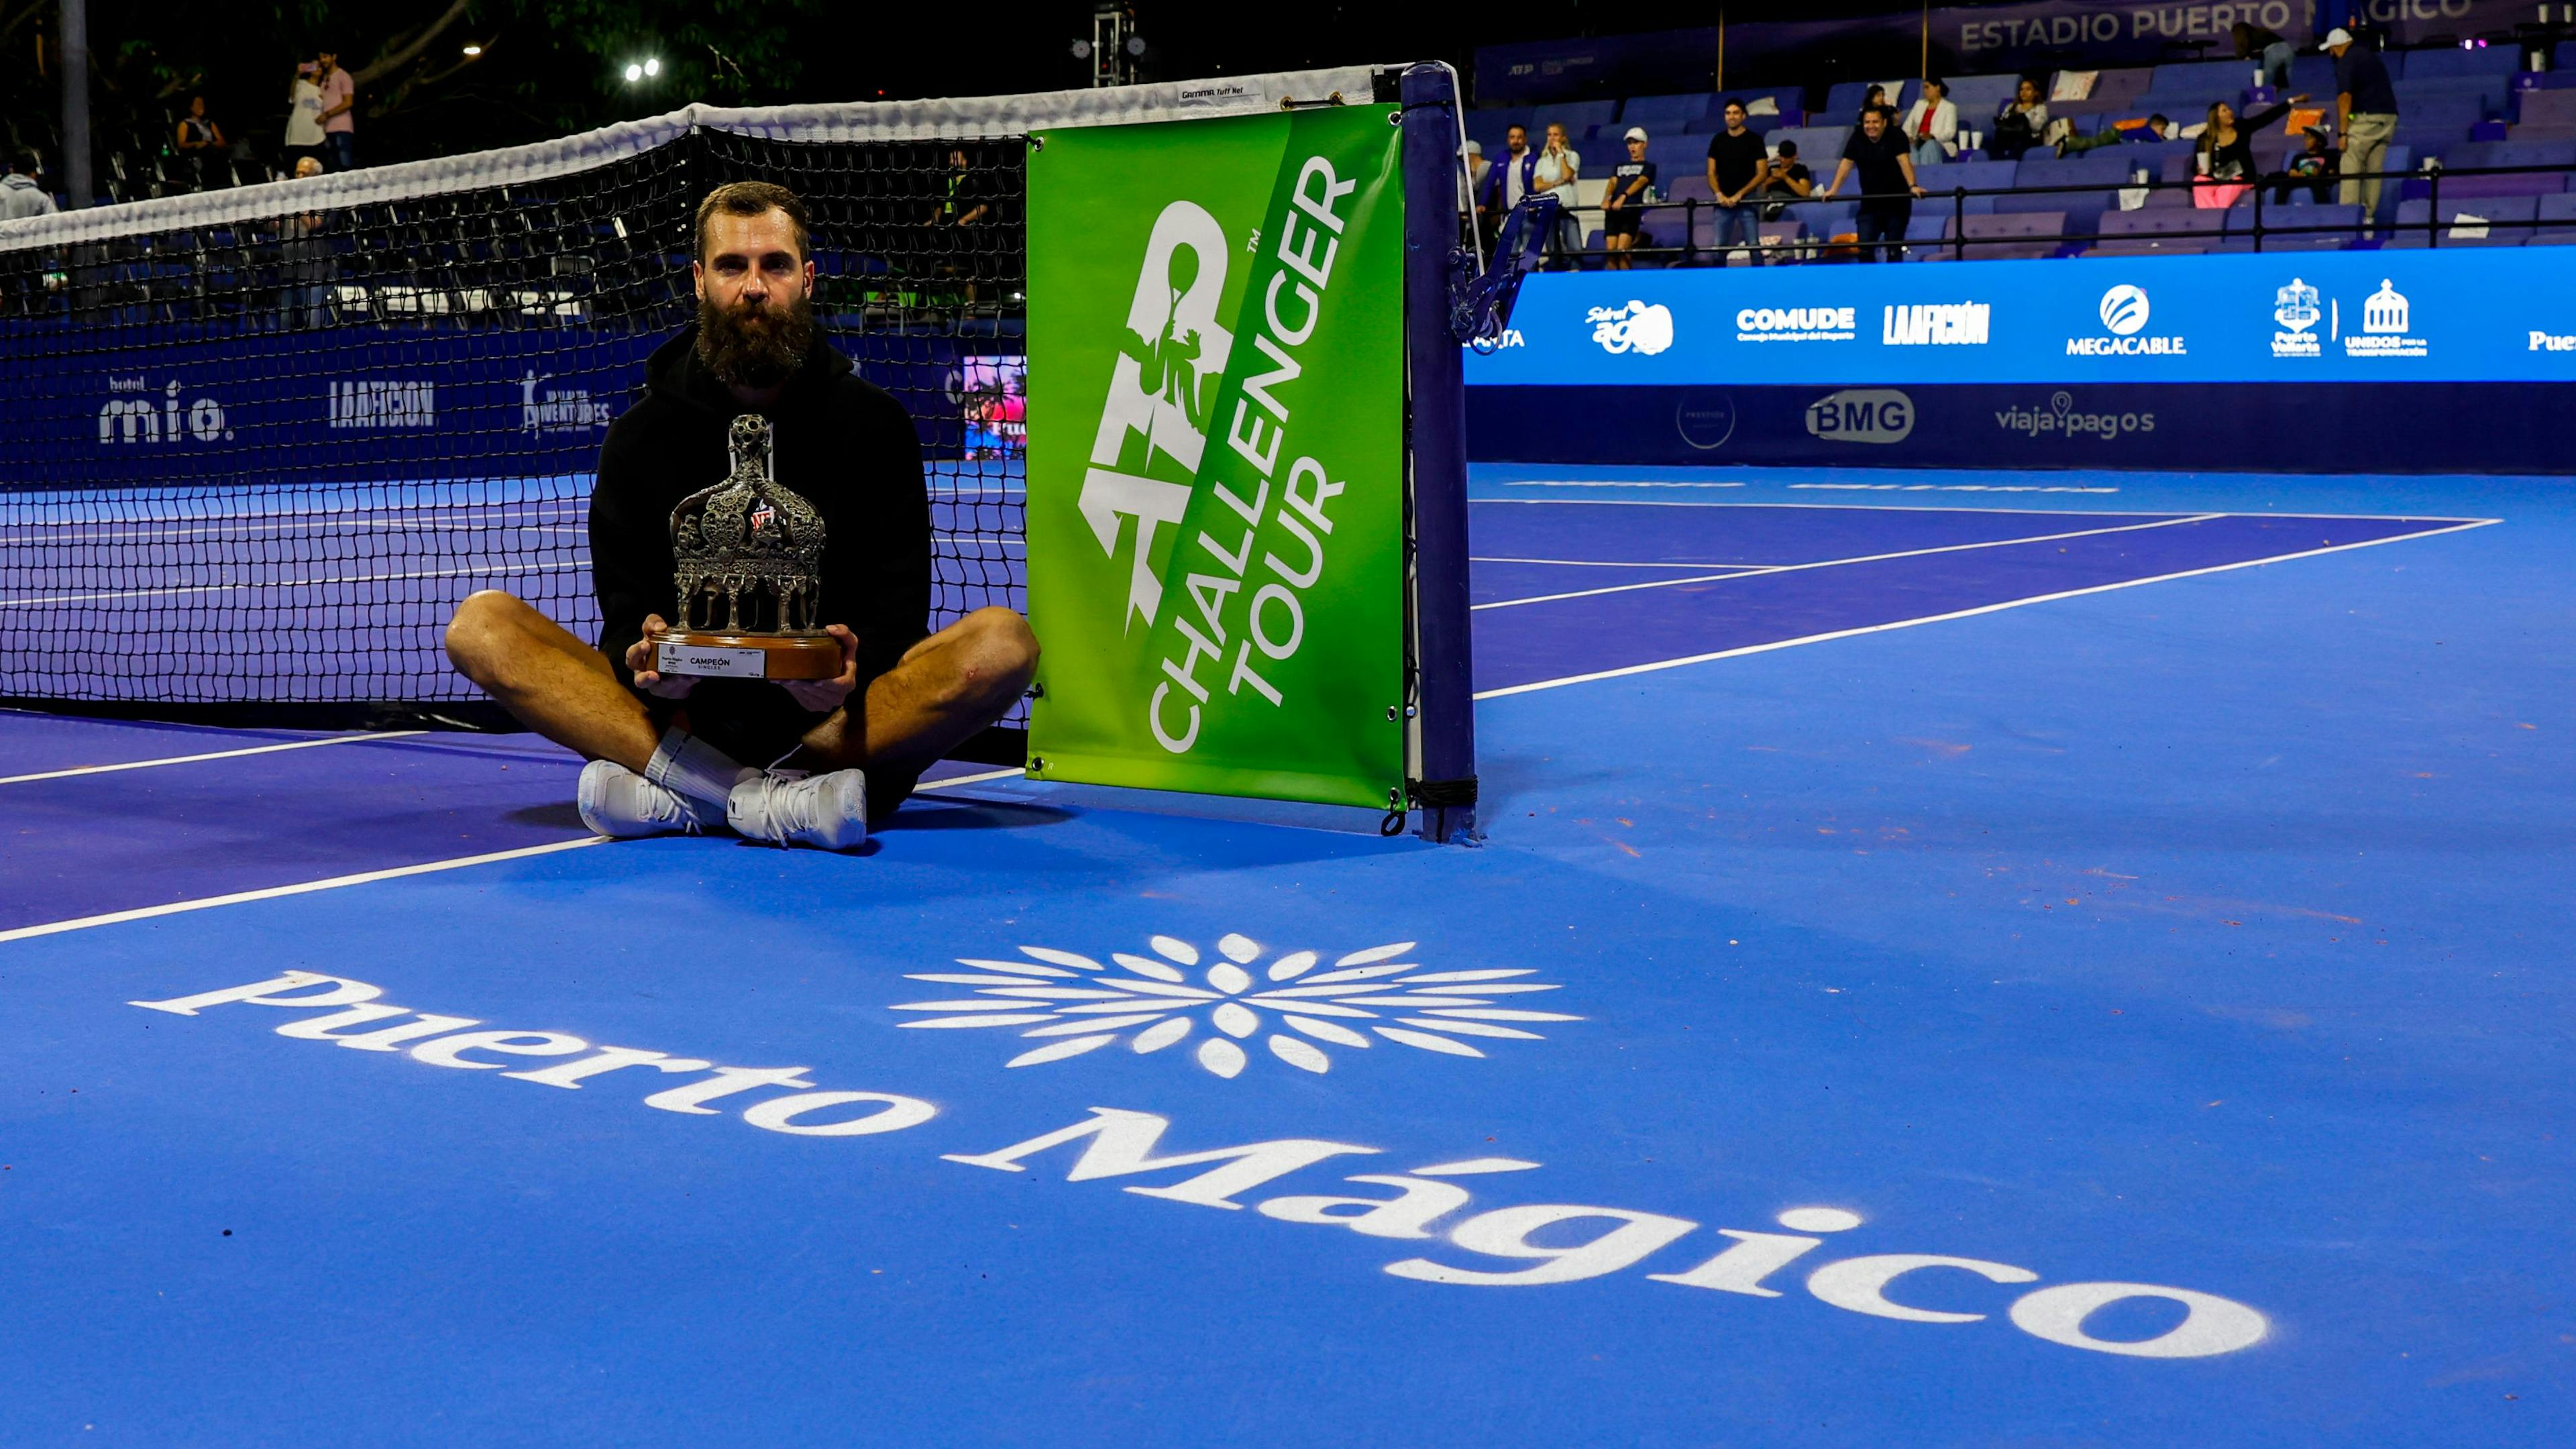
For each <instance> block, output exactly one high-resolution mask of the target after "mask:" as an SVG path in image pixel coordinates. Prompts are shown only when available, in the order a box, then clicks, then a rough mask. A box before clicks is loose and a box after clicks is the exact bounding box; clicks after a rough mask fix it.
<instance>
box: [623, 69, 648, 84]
mask: <svg viewBox="0 0 2576 1449" xmlns="http://www.w3.org/2000/svg"><path fill="white" fill-rule="evenodd" d="M643 78H644V67H642V66H640V65H630V66H628V67H627V68H626V83H627V84H628V85H633V84H635V83H636V82H637V81H640V80H642V79H643Z"/></svg>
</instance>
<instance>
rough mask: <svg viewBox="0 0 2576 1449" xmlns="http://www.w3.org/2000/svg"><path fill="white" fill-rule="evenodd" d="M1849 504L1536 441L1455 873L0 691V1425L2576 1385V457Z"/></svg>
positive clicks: (128, 1440)
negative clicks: (751, 820) (654, 799)
mask: <svg viewBox="0 0 2576 1449" xmlns="http://www.w3.org/2000/svg"><path fill="white" fill-rule="evenodd" d="M1853 476H1854V475H1852V474H1849V473H1840V472H1823V471H1818V472H1799V471H1791V470H1770V471H1753V470H1706V469H1700V470H1685V469H1673V470H1612V469H1594V468H1578V469H1562V468H1554V469H1531V468H1495V467H1489V468H1484V469H1480V470H1479V471H1478V473H1477V475H1476V480H1475V484H1474V488H1473V496H1474V502H1473V504H1472V506H1471V515H1472V527H1473V532H1472V543H1473V552H1474V554H1475V556H1476V559H1477V562H1476V565H1475V569H1476V573H1475V602H1476V605H1477V612H1476V613H1475V615H1474V618H1475V627H1476V648H1477V661H1476V662H1477V668H1478V676H1477V688H1478V692H1479V695H1480V698H1481V699H1482V701H1483V702H1482V704H1481V706H1480V709H1479V713H1478V724H1479V727H1480V758H1481V769H1482V774H1483V780H1484V791H1485V794H1484V806H1485V808H1484V812H1483V814H1484V820H1485V823H1486V827H1487V830H1488V833H1489V839H1488V840H1487V841H1486V843H1485V844H1484V845H1483V846H1482V847H1481V848H1478V849H1473V850H1464V849H1439V848H1434V847H1431V846H1428V845H1425V844H1423V843H1421V842H1419V841H1414V840H1384V839H1381V838H1379V837H1378V836H1377V835H1376V833H1375V824H1376V822H1375V818H1374V816H1373V815H1363V814H1362V813H1361V812H1347V813H1345V812H1337V811H1330V810H1325V809H1321V808H1305V807H1298V808H1291V807H1243V806H1216V805H1212V804H1208V803H1206V802H1196V803H1190V804H1187V805H1179V806H1176V805H1175V804H1173V803H1172V802H1170V801H1168V800H1159V799H1152V798H1142V797H1137V796H1132V795H1125V794H1121V793H1118V792H1113V791H1106V790H1097V789H1085V788H1082V787H1074V786H1060V785H1047V784H1037V783H1031V782H1027V781H1023V780H1020V779H1018V778H1016V775H1015V772H1002V771H993V770H990V769H986V768H982V767H976V766H971V765H964V764H959V765H954V766H951V767H947V768H945V769H943V771H942V772H940V774H941V778H939V779H937V780H935V781H934V782H933V783H932V784H931V785H930V786H929V787H928V788H926V789H925V791H924V793H923V794H922V795H921V796H920V797H919V799H918V800H917V801H915V802H914V803H912V804H909V805H907V806H905V807H904V808H903V809H902V810H901V811H900V812H898V813H896V814H895V815H894V816H892V817H891V818H890V819H888V820H887V821H885V822H884V823H883V826H882V829H881V832H880V833H879V835H878V836H877V838H876V839H875V841H874V842H873V843H872V845H871V847H870V848H869V850H868V852H867V853H866V854H865V855H863V856H859V857H855V858H852V857H838V856H830V855H824V854H820V853H815V852H782V851H776V850H767V849H760V848H755V847H751V846H746V845H743V844H740V843H737V842H734V841H730V840H715V839H693V838H670V839H662V840H653V841H641V842H630V843H619V844H604V843H601V842H597V841H595V840H593V839H592V838H591V837H590V836H588V834H587V833H586V832H585V831H584V830H583V828H582V827H581V825H580V824H579V822H578V820H577V819H576V817H575V815H574V812H573V810H572V808H571V804H570V796H571V789H572V781H573V777H574V775H575V773H576V770H577V767H578V761H576V760H574V759H573V758H572V757H570V756H568V755H566V754H563V753H562V752H560V751H557V750H555V749H553V748H552V747H550V746H545V745H542V744H539V743H536V742H534V741H533V739H532V737H528V736H477V735H461V734H452V733H439V734H409V735H392V736H388V735H375V736H313V735H294V734H286V733H279V732H257V731H252V732H243V731H214V730H198V729H188V728H182V727H176V726H169V725H148V724H118V723H105V722H99V721H90V720H72V719H64V718H55V717H49V716H41V715H29V714H15V713H13V714H5V715H0V741H5V742H6V743H7V744H8V745H9V746H10V749H9V751H8V755H7V759H6V762H5V763H4V764H0V801H5V806H6V808H5V810H0V819H5V821H6V822H7V824H8V827H9V828H8V829H7V830H6V831H5V832H0V842H5V844H0V851H5V860H6V864H7V871H6V875H5V879H6V881H7V885H6V887H5V889H0V1061H5V1062H6V1063H7V1068H6V1070H5V1071H0V1082H6V1083H7V1084H8V1093H7V1096H6V1107H5V1111H0V1301H5V1302H6V1303H7V1304H8V1305H9V1306H10V1312H9V1314H8V1316H7V1322H8V1339H7V1341H8V1347H9V1352H8V1353H7V1355H6V1356H5V1358H0V1363H5V1365H6V1366H5V1367H0V1393H5V1397H6V1400H7V1402H8V1404H9V1406H10V1408H9V1413H8V1416H7V1420H6V1422H7V1424H8V1431H7V1433H6V1434H0V1438H5V1439H7V1440H8V1441H9V1442H12V1443H27V1444H55V1443H64V1444H69V1443H79V1444H118V1443H123V1444H143V1445H163V1444H173V1443H209V1444H214V1443H261V1444H336V1443H345V1442H348V1441H349V1440H351V1439H354V1438H358V1437H362V1436H363V1437H365V1438H367V1439H369V1440H371V1441H375V1442H384V1443H425V1442H431V1441H440V1442H453V1441H456V1440H459V1439H468V1440H476V1441H484V1442H522V1441H532V1440H540V1439H541V1440H543V1441H544V1442H549V1443H572V1444H624V1443H634V1442H638V1441H640V1440H646V1439H653V1440H661V1439H702V1440H707V1441H710V1442H716V1443H797V1442H818V1443H845V1442H846V1443H925V1444H928V1443H937V1444H994V1443H1023V1442H1037V1441H1046V1442H1054V1443H1080V1444H1094V1443H1098V1444H1107V1443H1120V1442H1127V1443H1135V1442H1142V1443H1156V1444H1167V1443H1211V1444H1213V1443H1227V1444H1232V1443H1241V1442H1245V1441H1246V1440H1249V1439H1252V1438H1255V1437H1260V1438H1266V1439H1272V1440H1279V1441H1284V1442H1321V1441H1332V1442H1351V1443H1366V1444H1425V1443H1472V1442H1483V1443H1514V1444H1522V1443H1526V1444H1596V1443H1598V1444H1610V1443H1616V1444H1676V1445H1679V1444H1747V1445H1751V1444H1762V1445H1774V1444H1781V1445H1792V1444H1815V1445H1842V1444H1852V1443H1906V1444H1942V1445H1950V1444H1956V1445H1969V1444H1995V1443H2029V1444H2041V1443H2049V1444H2061V1443H2062V1444H2135V1445H2168V1444H2175V1443H2197V1444H2213V1445H2215V1444H2246V1445H2256V1444H2260V1445H2281V1444H2304V1443H2318V1444H2328V1443H2332V1444H2352V1443H2437V1442H2438V1443H2460V1444H2482V1445H2484V1444H2498V1445H2504V1444H2533V1445H2539V1444H2550V1443H2561V1442H2565V1441H2566V1440H2567V1439H2568V1438H2569V1437H2570V1435H2571V1434H2576V1409H2571V1405H2570V1402H2569V1399H2568V1396H2567V1394H2566V1391H2565V1387H2564V1386H2565V1384H2566V1383H2567V1382H2568V1381H2569V1364H2570V1355H2571V1354H2576V1312H2571V1309H2570V1307H2569V1305H2568V1303H2567V1301H2566V1295H2565V1294H2564V1293H2563V1292H2561V1291H2559V1286H2558V1285H2562V1284H2563V1283H2564V1282H2565V1281H2566V1280H2567V1278H2568V1275H2569V1273H2570V1271H2571V1270H2576V1261H2571V1253H2570V1251H2569V1248H2568V1246H2567V1242H2566V1235H2565V1233H2564V1231H2563V1222H2564V1220H2565V1217H2566V1215H2567V1212H2568V1210H2569V1207H2570V1194H2569V1189H2568V1183H2569V1182H2570V1181H2571V1174H2572V1173H2576V1161H2571V1152H2570V1146H2569V1141H2568V1137H2567V1132H2566V1122H2567V1120H2568V1116H2569V1110H2570V1108H2571V1106H2576V1102H2571V1094H2570V1089H2569V1087H2568V1081H2569V1074H2568V1071H2567V1065H2568V1053H2569V1048H2570V1034H2569V1029H2568V1023H2569V1021H2570V1019H2571V1018H2570V1014H2569V1008H2570V1005H2571V1002H2570V998H2569V988H2568V986H2567V983H2566V980H2565V973H2564V972H2563V971H2561V970H2559V969H2558V968H2557V966H2556V962H2555V957H2556V955H2557V954H2558V947H2557V943H2559V942H2561V941H2563V940H2564V939H2565V938H2566V936H2567V934H2568V929H2569V927H2570V925H2571V924H2576V923H2571V921H2570V919H2569V907H2568V897H2567V892H2566V891H2565V890H2564V889H2563V888H2558V887H2555V886H2553V885H2552V884H2551V883H2549V882H2548V881H2546V880H2543V879H2540V878H2539V877H2538V869H2537V866H2536V864H2535V863H2537V862H2545V861H2546V860H2549V859H2563V858H2564V857H2565V855H2566V853H2567V839H2566V836H2567V826H2566V821H2567V819H2568V818H2569V816H2570V813H2571V805H2576V798H2571V797H2576V750H2571V745H2570V740H2571V732H2576V714H2571V711H2570V708H2569V702H2570V701H2571V700H2576V663H2571V660H2576V655H2571V654H2570V652H2569V651H2568V650H2567V649H2566V647H2565V640H2566V639H2567V638H2568V636H2569V632H2570V629H2571V626H2576V591H2571V589H2570V586H2569V582H2568V578H2567V575H2566V571H2565V569H2564V567H2563V563H2562V561H2563V560H2564V559H2566V558H2568V557H2570V556H2571V545H2576V509H2571V506H2570V504H2569V502H2568V499H2567V495H2566V494H2565V492H2564V490H2563V488H2560V487H2558V486H2556V485H2553V484H2550V483H2546V482H2538V481H2521V480H2512V479H2495V478H2468V477H2457V478H2370V477H2354V478H2336V479H2320V478H2297V477H2289V478H2283V477H2264V478H2256V477H2250V476H2221V475H2154V474H2136V473H2123V474H2099V473H2028V472H2022V473H1991V474H1970V473H1950V474H1941V473H1926V474H1906V475H1902V477H1903V479H1904V481H1903V482H1902V484H1901V485H1890V484H1854V483H1853V482H1852V478H1853ZM1864 476H1867V475H1864ZM1888 476H1897V475H1888ZM486 525H488V526H491V527H496V528H499V527H506V528H521V527H552V526H562V520H560V519H555V518H551V517H549V518H545V519H534V518H527V519H523V518H517V517H510V518H507V519H502V518H492V517H481V516H478V525H477V526H486ZM441 552H442V553H451V552H453V545H452V544H449V545H442V548H441ZM290 566H300V564H295V563H293V561H286V560H268V561H260V562H257V563H256V564H255V565H245V567H246V568H250V569H251V570H252V571H251V572H250V573H247V574H245V575H244V576H242V577H240V578H236V579H233V580H229V581H227V580H223V579H202V580H195V581H186V580H176V579H173V580H169V581H166V582H164V583H160V584H156V585H155V586H156V587H203V586H213V585H218V584H223V583H226V582H236V583H238V582H257V581H258V580H259V579H262V578H270V577H276V576H279V575H280V574H282V572H283V571H284V570H285V569H287V568H288V567H290ZM259 570H267V571H268V572H266V573H261V572H259ZM566 572H567V574H568V575H570V577H569V578H568V580H567V582H566V583H565V584H564V585H563V586H562V587H563V591H564V593H565V595H566V596H567V597H577V596H579V595H581V594H582V593H584V592H586V585H584V584H582V583H580V582H578V574H579V571H578V569H573V570H567V571H566ZM472 584H473V580H472V579H470V578H469V579H458V580H454V581H445V582H442V583H440V584H439V586H438V587H439V588H440V589H445V588H449V587H454V588H455V589H456V590H457V591H458V592H460V593H461V592H462V590H463V589H464V588H466V587H471V586H472ZM63 586H64V587H65V588H77V587H78V583H77V581H75V580H66V581H64V585H63ZM440 597H443V595H440ZM431 603H432V594H431V593H423V594H421V595H418V596H417V597H416V600H415V606H416V607H418V608H420V609H421V610H423V611H424V614H423V619H422V620H416V621H413V622H412V623H410V624H407V625H406V626H405V627H426V622H425V621H426V618H427V615H426V612H425V611H426V610H428V609H429V608H430V607H431ZM83 667H88V666H83ZM245 1345H257V1346H258V1347H257V1348H256V1349H254V1350H251V1351H247V1352H246V1351H245V1348H244V1346H245Z"/></svg>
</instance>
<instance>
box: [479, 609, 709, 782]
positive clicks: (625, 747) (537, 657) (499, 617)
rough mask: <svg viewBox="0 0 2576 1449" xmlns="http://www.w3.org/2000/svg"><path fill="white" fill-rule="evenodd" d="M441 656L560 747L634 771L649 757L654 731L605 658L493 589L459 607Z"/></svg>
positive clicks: (640, 705)
mask: <svg viewBox="0 0 2576 1449" xmlns="http://www.w3.org/2000/svg"><path fill="white" fill-rule="evenodd" d="M447 657H448V659H449V661H450V662H452V663H453V664H455V666H456V669H457V672H458V673H460V674H463V675H464V676H465V677H466V678H468V679H471V680H473V681H474V682H475V683H476V684H479V685H481V686H483V688H484V690H485V691H486V692H487V693H489V694H490V695H491V696H492V697H493V698H494V699H496V700H498V701H500V703H501V707H502V708H504V709H507V710H508V711H509V712H510V713H511V714H513V715H515V716H517V717H518V720H519V722H520V723H521V724H524V725H526V726H527V727H528V728H530V729H532V730H535V731H536V732H537V733H538V734H541V735H543V736H545V737H546V738H547V739H550V740H552V741H554V742H555V743H556V744H559V745H562V746H563V747H564V748H566V749H569V750H572V751H574V752H576V753H578V754H581V755H583V756H586V757H588V758H590V759H594V760H613V761H615V762H616V763H618V764H621V765H624V766H625V767H626V768H628V769H630V770H633V771H635V772H636V773H637V774H642V773H643V772H644V768H645V766H646V764H647V763H649V762H650V761H651V760H652V758H653V750H654V747H655V746H656V744H658V743H659V739H660V732H659V731H657V730H655V729H654V728H653V721H652V719H651V718H650V717H649V716H647V715H646V714H645V712H644V702H643V701H642V700H641V699H638V698H637V697H636V696H635V694H634V692H633V691H632V690H629V689H628V688H627V687H626V686H624V685H622V684H620V683H618V682H617V675H616V674H615V673H614V672H613V671H611V670H610V669H609V667H608V659H607V657H606V656H605V655H603V654H601V653H600V652H599V651H598V650H596V649H593V648H591V647H590V646H589V645H587V644H584V643H583V642H581V640H579V639H577V638H575V637H574V636H573V635H572V633H571V632H570V631H569V630H566V629H565V628H564V627H563V626H562V625H560V624H558V623H556V622H555V621H554V620H552V619H549V618H547V617H546V616H545V615H543V614H540V613H538V612H537V611H536V610H535V609H533V608H531V607H529V606H528V605H527V604H526V603H524V602H522V601H520V600H518V599H516V598H513V597H512V596H510V595H508V594H505V593H503V592H501V591H500V590H498V589H484V590H482V591H480V592H478V593H474V594H469V595H467V596H466V599H465V602H464V603H462V604H459V605H457V607H456V617H455V619H454V620H452V621H451V622H450V623H449V624H448V626H447Z"/></svg>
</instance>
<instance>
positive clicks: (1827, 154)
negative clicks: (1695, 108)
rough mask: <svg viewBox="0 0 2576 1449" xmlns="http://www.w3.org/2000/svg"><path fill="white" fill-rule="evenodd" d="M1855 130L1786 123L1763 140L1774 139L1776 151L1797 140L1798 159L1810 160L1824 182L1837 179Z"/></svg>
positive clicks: (1702, 150) (1772, 140) (1704, 151)
mask: <svg viewBox="0 0 2576 1449" xmlns="http://www.w3.org/2000/svg"><path fill="white" fill-rule="evenodd" d="M1851 130H1852V128H1851V127H1849V126H1842V125H1835V126H1783V127H1781V128H1780V129H1779V130H1777V131H1774V132H1772V133H1771V134H1770V135H1768V136H1765V137H1763V139H1764V140H1765V141H1768V142H1770V143H1771V146H1772V148H1773V149H1774V150H1776V149H1778V148H1779V145H1780V143H1781V142H1782V141H1784V140H1789V141H1795V142H1797V143H1798V159H1799V160H1801V161H1804V162H1806V163H1807V169H1808V170H1810V171H1813V172H1815V173H1816V180H1817V182H1818V183H1819V184H1821V183H1823V182H1827V181H1831V180H1833V179H1834V163H1835V162H1836V161H1839V160H1841V159H1842V154H1843V146H1844V145H1845V144H1846V143H1848V142H1849V141H1850V140H1851ZM1700 150H1701V152H1702V154H1706V152H1707V150H1708V147H1707V145H1706V143H1704V142H1703V143H1702V144H1701V147H1700Z"/></svg>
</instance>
